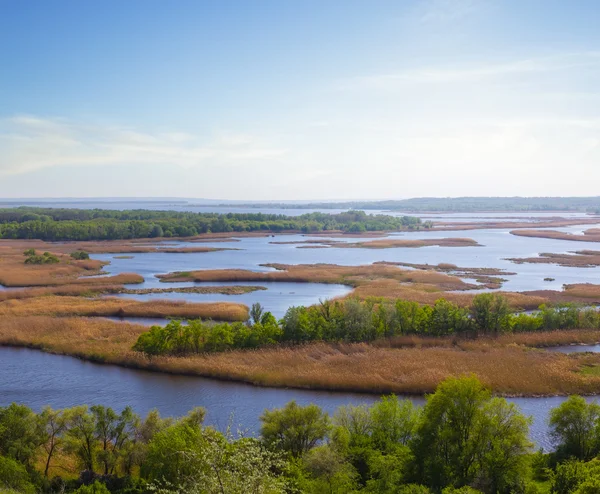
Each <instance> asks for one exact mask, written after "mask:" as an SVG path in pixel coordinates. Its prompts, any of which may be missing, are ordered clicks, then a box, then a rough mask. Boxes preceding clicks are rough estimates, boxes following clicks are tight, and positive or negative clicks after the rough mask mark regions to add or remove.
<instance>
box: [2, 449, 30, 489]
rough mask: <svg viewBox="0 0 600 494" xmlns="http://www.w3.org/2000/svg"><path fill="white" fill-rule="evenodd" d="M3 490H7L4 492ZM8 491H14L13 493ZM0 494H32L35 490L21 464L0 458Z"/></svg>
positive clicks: (10, 459)
mask: <svg viewBox="0 0 600 494" xmlns="http://www.w3.org/2000/svg"><path fill="white" fill-rule="evenodd" d="M5 489H7V490H6V491H5ZM8 489H14V491H13V490H8ZM0 492H7V493H8V494H11V493H13V492H14V493H15V494H17V493H18V494H34V493H35V492H36V489H35V487H34V486H33V484H32V483H31V479H30V477H29V474H28V473H27V470H26V469H25V467H24V466H23V465H22V464H21V463H19V462H17V461H16V460H14V459H12V458H5V457H3V456H0Z"/></svg>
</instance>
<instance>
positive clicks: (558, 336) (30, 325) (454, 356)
mask: <svg viewBox="0 0 600 494" xmlns="http://www.w3.org/2000/svg"><path fill="white" fill-rule="evenodd" d="M144 331H147V327H145V326H141V325H137V324H129V323H117V322H114V321H110V320H103V319H87V318H54V317H43V316H35V317H3V319H2V325H1V327H0V345H4V346H18V347H29V348H37V349H40V350H43V351H46V352H50V353H57V354H63V355H71V356H75V357H79V358H82V359H85V360H90V361H94V362H101V363H106V364H115V365H120V366H123V367H130V368H136V369H144V370H150V371H155V372H162V373H169V374H180V375H191V376H203V377H210V378H217V379H222V380H230V381H238V382H245V383H249V384H254V385H260V386H269V387H284V388H299V389H313V390H329V391H347V392H361V393H375V394H382V393H399V394H424V393H430V392H432V391H433V390H434V389H435V387H436V386H437V385H438V384H439V383H440V382H441V381H442V380H444V379H445V378H447V377H449V376H460V375H464V374H471V373H472V374H475V375H476V376H477V377H478V378H479V379H481V381H482V382H483V383H485V384H486V385H487V386H489V387H490V388H491V389H492V390H493V391H494V392H495V393H497V394H500V395H504V396H555V395H568V394H573V393H577V394H586V395H589V394H596V393H598V392H600V376H598V375H595V374H594V373H590V372H588V371H587V370H589V369H595V368H597V367H600V354H585V353H578V354H574V355H566V354H561V353H553V352H548V351H544V350H540V349H538V348H535V347H536V346H548V345H549V344H550V343H552V344H553V345H566V344H572V343H580V344H585V343H595V342H597V341H598V332H597V331H585V330H581V331H577V330H573V331H557V332H548V333H542V332H540V333H532V334H520V335H504V336H502V337H500V338H497V339H492V338H480V339H477V340H458V339H455V338H419V337H402V338H397V339H394V340H384V341H380V342H377V344H366V343H355V344H352V343H331V344H326V343H313V344H307V345H302V346H294V347H283V346H282V347H271V348H265V349H261V350H249V351H231V352H224V353H218V354H204V355H198V356H189V357H153V358H148V357H146V356H145V355H143V354H141V353H138V352H133V351H132V350H131V348H132V346H133V344H134V343H135V341H136V340H137V338H138V336H139V335H140V334H141V333H143V332H144Z"/></svg>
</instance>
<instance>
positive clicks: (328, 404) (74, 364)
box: [0, 348, 592, 450]
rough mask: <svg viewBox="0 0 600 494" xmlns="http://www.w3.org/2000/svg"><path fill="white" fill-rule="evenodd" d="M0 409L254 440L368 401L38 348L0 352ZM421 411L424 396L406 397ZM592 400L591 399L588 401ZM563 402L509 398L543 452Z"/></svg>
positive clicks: (369, 398) (368, 397) (362, 396)
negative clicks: (274, 418)
mask: <svg viewBox="0 0 600 494" xmlns="http://www.w3.org/2000/svg"><path fill="white" fill-rule="evenodd" d="M0 367H1V371H2V379H0V406H6V405H8V404H10V403H11V402H18V403H24V404H26V405H28V406H30V407H32V408H33V409H34V410H41V408H42V407H44V406H46V405H50V406H52V407H53V408H63V407H72V406H75V405H94V404H102V405H105V406H110V407H112V408H114V409H115V410H121V409H123V408H124V407H125V406H127V405H130V406H132V407H133V409H134V410H135V411H136V412H137V413H139V414H141V415H145V414H146V413H148V411H149V410H151V409H153V408H156V409H158V410H159V411H160V413H161V414H162V415H163V416H181V415H184V414H186V413H187V412H188V411H189V410H190V409H192V408H193V407H197V406H202V407H205V408H206V409H207V412H208V413H207V416H206V423H207V424H209V425H213V426H215V427H217V428H219V429H221V430H224V429H225V428H226V427H227V426H228V425H231V426H232V428H233V430H234V431H235V430H238V429H239V430H243V431H245V432H248V433H251V434H256V433H257V431H258V429H259V417H260V415H261V413H262V412H263V410H264V409H265V408H275V407H282V406H283V405H285V404H286V403H287V402H288V401H290V400H296V401H297V402H298V403H299V404H301V405H306V404H309V403H316V404H317V405H319V406H320V407H322V408H323V409H324V410H326V411H327V412H329V413H333V412H334V411H335V409H336V408H337V407H339V406H342V405H348V404H353V405H359V404H362V403H366V404H370V403H373V402H374V401H375V400H376V399H377V398H378V397H377V396H374V395H367V394H356V393H342V392H335V393H334V392H326V391H308V390H297V389H277V388H263V387H257V386H252V385H249V384H243V383H234V382H227V381H218V380H214V379H205V378H201V377H189V376H172V375H168V374H159V373H153V372H148V371H141V370H134V369H126V368H121V367H117V366H112V365H102V364H95V363H91V362H85V361H82V360H79V359H76V358H73V357H65V356H62V355H51V354H47V353H43V352H40V351H37V350H29V349H20V348H0ZM406 398H407V399H410V400H412V401H413V402H414V403H415V404H416V405H423V404H424V402H425V399H424V398H423V397H422V396H410V397H406ZM589 399H592V398H589ZM564 400H565V398H564V397H548V398H511V399H510V400H509V401H512V402H514V403H515V404H517V405H518V406H519V407H520V409H521V410H522V412H523V413H524V414H526V415H529V416H531V417H532V418H533V423H532V426H531V430H530V436H531V439H532V440H533V441H534V442H535V443H536V445H537V446H539V447H543V448H544V449H546V450H547V449H550V448H551V447H552V444H551V441H550V438H549V437H548V428H547V424H546V420H547V417H548V412H549V411H550V409H551V408H553V407H556V406H558V405H559V404H560V403H562V402H563V401H564Z"/></svg>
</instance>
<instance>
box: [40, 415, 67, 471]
mask: <svg viewBox="0 0 600 494" xmlns="http://www.w3.org/2000/svg"><path fill="white" fill-rule="evenodd" d="M39 418H40V421H41V424H42V427H43V432H42V438H43V446H44V451H45V452H46V461H45V466H44V477H48V470H49V469H50V463H51V461H52V457H53V456H54V454H55V453H56V451H57V450H58V449H59V448H60V447H61V445H62V444H63V442H64V434H65V432H66V430H67V427H68V425H69V422H68V414H67V413H65V411H64V410H53V409H52V408H50V407H45V408H44V409H43V410H42V413H41V414H40V416H39Z"/></svg>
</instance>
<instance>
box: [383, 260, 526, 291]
mask: <svg viewBox="0 0 600 494" xmlns="http://www.w3.org/2000/svg"><path fill="white" fill-rule="evenodd" d="M374 264H383V265H388V266H401V267H407V268H412V269H419V270H422V271H436V272H438V273H445V274H448V275H451V276H457V277H458V278H461V279H474V280H475V281H477V283H480V284H481V285H482V286H481V287H482V288H489V289H492V290H495V289H498V288H501V287H502V283H504V282H505V281H506V279H504V278H500V276H513V275H516V274H517V273H512V272H509V271H506V270H504V269H499V268H462V267H459V266H456V265H455V264H449V263H439V264H437V265H436V264H416V263H410V262H388V261H378V262H376V263H374Z"/></svg>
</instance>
